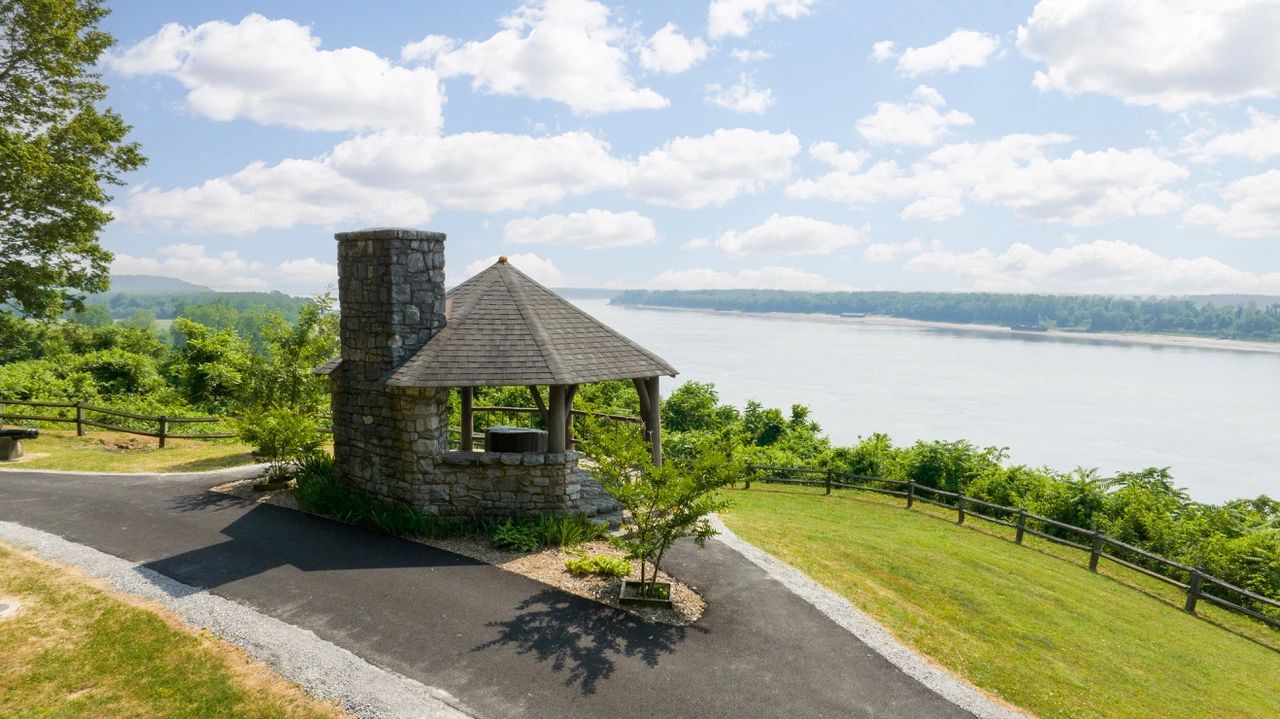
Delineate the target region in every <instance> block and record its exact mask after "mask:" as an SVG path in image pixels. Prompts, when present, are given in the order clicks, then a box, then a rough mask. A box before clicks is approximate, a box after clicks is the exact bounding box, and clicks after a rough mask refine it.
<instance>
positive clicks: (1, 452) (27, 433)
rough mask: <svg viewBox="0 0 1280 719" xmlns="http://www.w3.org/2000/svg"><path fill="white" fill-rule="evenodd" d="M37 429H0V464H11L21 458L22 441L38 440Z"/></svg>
mask: <svg viewBox="0 0 1280 719" xmlns="http://www.w3.org/2000/svg"><path fill="white" fill-rule="evenodd" d="M39 437H40V430H38V429H26V428H18V429H4V428H2V427H0V462H11V461H13V460H15V459H18V458H19V457H21V456H22V440H24V439H38V438H39Z"/></svg>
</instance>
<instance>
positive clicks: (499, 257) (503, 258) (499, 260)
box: [498, 255, 507, 265]
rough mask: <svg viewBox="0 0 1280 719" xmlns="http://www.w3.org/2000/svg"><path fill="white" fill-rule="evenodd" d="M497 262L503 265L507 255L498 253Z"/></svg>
mask: <svg viewBox="0 0 1280 719" xmlns="http://www.w3.org/2000/svg"><path fill="white" fill-rule="evenodd" d="M498 262H500V263H501V264H504V265H505V264H507V256H506V255H498Z"/></svg>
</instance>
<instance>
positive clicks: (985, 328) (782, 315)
mask: <svg viewBox="0 0 1280 719" xmlns="http://www.w3.org/2000/svg"><path fill="white" fill-rule="evenodd" d="M610 304H611V305H612V302H610ZM612 306H615V307H624V308H625V307H634V308H636V309H645V310H664V311H669V312H700V313H704V314H710V315H738V316H741V317H759V318H763V319H804V320H809V321H816V322H825V323H829V324H846V323H847V324H855V325H857V324H861V325H873V326H879V327H906V328H915V329H935V330H947V331H950V332H962V333H972V334H983V335H998V336H1003V337H1015V338H1018V339H1047V340H1053V341H1057V342H1074V343H1077V344H1112V345H1135V344H1137V345H1148V346H1151V347H1176V348H1181V349H1199V350H1216V351H1219V352H1223V351H1225V352H1249V353H1253V354H1273V355H1280V342H1266V341H1263V340H1230V339H1219V338H1216V337H1193V336H1190V335H1164V334H1147V333H1142V332H1072V331H1065V330H1053V329H1051V330H1046V331H1044V332H1027V331H1020V330H1014V329H1011V328H1009V327H1003V326H1000V325H989V324H967V323H961V322H934V321H930V320H913V319H906V318H903V317H890V316H888V315H868V316H866V317H842V316H840V315H833V314H827V313H822V312H744V311H742V310H709V309H702V308H697V307H667V306H663V305H643V304H639V305H633V304H618V305H612Z"/></svg>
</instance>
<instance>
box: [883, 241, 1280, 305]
mask: <svg viewBox="0 0 1280 719" xmlns="http://www.w3.org/2000/svg"><path fill="white" fill-rule="evenodd" d="M905 266H906V268H907V269H908V270H911V271H915V272H928V273H942V274H948V275H953V276H956V277H959V278H960V279H962V280H964V281H965V282H966V283H967V284H968V286H969V288H971V289H975V290H981V291H989V292H1029V291H1035V292H1087V293H1105V294H1204V293H1249V294H1274V293H1280V273H1277V272H1271V273H1265V274H1259V273H1254V272H1247V271H1244V270H1239V269H1236V268H1234V267H1230V266H1228V265H1226V264H1223V263H1222V262H1220V261H1218V260H1215V259H1211V258H1208V257H1199V258H1195V259H1182V258H1167V257H1162V256H1160V255H1157V254H1155V253H1154V252H1152V251H1150V250H1148V249H1146V248H1144V247H1139V246H1138V245H1135V244H1131V243H1128V242H1118V241H1111V240H1099V241H1096V242H1090V243H1085V244H1077V245H1073V246H1071V247H1060V248H1056V249H1053V250H1051V251H1049V252H1043V251H1041V250H1037V249H1035V248H1033V247H1031V246H1030V245H1026V244H1023V243H1020V242H1019V243H1015V244H1013V245H1010V246H1009V248H1008V249H1007V250H1005V251H1004V252H1002V253H1000V254H995V253H993V252H992V251H991V250H988V249H985V248H984V249H980V250H976V251H974V252H965V253H953V252H948V251H946V250H943V249H941V248H933V249H931V250H929V251H927V252H924V253H921V254H919V255H916V256H915V257H913V258H911V259H910V260H909V261H908V262H907V263H906V265H905Z"/></svg>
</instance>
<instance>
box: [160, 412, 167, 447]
mask: <svg viewBox="0 0 1280 719" xmlns="http://www.w3.org/2000/svg"><path fill="white" fill-rule="evenodd" d="M157 419H159V420H160V449H164V441H165V439H166V438H167V437H168V435H169V418H168V417H164V416H161V417H157Z"/></svg>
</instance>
